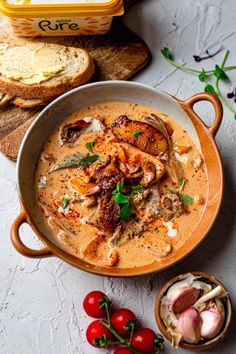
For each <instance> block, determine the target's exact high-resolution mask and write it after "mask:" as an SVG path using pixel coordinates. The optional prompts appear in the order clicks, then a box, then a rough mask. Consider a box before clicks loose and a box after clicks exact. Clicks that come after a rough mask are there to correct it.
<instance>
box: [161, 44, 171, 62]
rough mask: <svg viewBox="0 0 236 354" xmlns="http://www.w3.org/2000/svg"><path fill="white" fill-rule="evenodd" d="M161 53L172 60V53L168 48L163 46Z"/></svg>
mask: <svg viewBox="0 0 236 354" xmlns="http://www.w3.org/2000/svg"><path fill="white" fill-rule="evenodd" d="M161 53H162V55H163V56H164V57H165V58H166V59H169V60H173V55H172V53H171V51H170V50H169V48H167V47H165V48H163V49H162V50H161Z"/></svg>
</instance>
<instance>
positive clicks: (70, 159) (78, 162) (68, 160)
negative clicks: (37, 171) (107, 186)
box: [49, 152, 100, 173]
mask: <svg viewBox="0 0 236 354" xmlns="http://www.w3.org/2000/svg"><path fill="white" fill-rule="evenodd" d="M99 158H100V157H99V155H91V156H84V155H82V154H80V153H78V152H77V153H75V154H73V155H69V156H65V157H64V159H62V160H61V161H60V162H58V163H57V164H56V165H54V166H53V167H52V169H51V170H50V171H49V173H51V172H54V171H57V170H61V169H63V168H69V167H79V166H85V165H88V164H91V163H93V162H95V161H97V160H98V159H99Z"/></svg>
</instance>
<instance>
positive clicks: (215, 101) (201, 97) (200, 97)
mask: <svg viewBox="0 0 236 354" xmlns="http://www.w3.org/2000/svg"><path fill="white" fill-rule="evenodd" d="M200 101H208V102H210V103H211V104H212V105H213V107H214V110H215V117H214V120H213V122H212V124H211V125H210V126H208V125H206V124H205V123H204V122H203V124H204V125H205V126H206V127H207V128H208V129H209V132H210V133H211V135H212V136H215V135H216V133H217V131H218V129H219V127H220V124H221V121H222V116H223V107H222V103H221V102H220V100H219V98H218V97H216V96H215V95H213V94H211V93H208V92H201V93H197V94H196V95H194V96H192V97H190V98H188V99H187V100H185V101H182V102H181V104H182V106H183V107H184V108H185V110H186V111H188V110H190V111H191V113H194V114H195V115H197V114H196V113H195V112H194V110H193V106H194V105H195V103H197V102H200ZM198 118H199V119H200V120H201V121H202V119H201V118H200V117H199V116H198Z"/></svg>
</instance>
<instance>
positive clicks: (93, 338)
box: [86, 320, 114, 347]
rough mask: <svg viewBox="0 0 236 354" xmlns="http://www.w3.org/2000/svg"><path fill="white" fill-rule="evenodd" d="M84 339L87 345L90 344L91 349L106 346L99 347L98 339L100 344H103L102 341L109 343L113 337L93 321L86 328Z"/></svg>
mask: <svg viewBox="0 0 236 354" xmlns="http://www.w3.org/2000/svg"><path fill="white" fill-rule="evenodd" d="M86 338H87V341H88V342H89V344H91V345H92V346H93V347H106V346H109V344H108V345H99V339H100V344H102V343H104V341H106V340H107V341H110V340H113V339H114V338H113V335H112V334H111V332H110V331H109V330H108V329H107V328H106V327H104V326H103V325H102V324H101V323H100V321H99V320H95V321H93V322H92V323H90V325H89V326H88V328H87V331H86Z"/></svg>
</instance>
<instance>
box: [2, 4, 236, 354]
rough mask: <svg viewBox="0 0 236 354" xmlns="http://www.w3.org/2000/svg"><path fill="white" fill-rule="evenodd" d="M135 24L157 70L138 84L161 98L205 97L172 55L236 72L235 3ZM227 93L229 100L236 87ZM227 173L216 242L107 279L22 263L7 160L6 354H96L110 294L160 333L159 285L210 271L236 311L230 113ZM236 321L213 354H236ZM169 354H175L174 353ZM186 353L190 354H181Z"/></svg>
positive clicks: (155, 7) (164, 9) (158, 8)
mask: <svg viewBox="0 0 236 354" xmlns="http://www.w3.org/2000/svg"><path fill="white" fill-rule="evenodd" d="M125 22H126V24H127V25H128V26H129V27H130V28H131V29H133V30H134V31H135V32H136V33H138V34H139V35H140V36H141V37H143V38H144V39H145V40H146V42H147V44H148V45H149V47H150V49H151V51H152V54H153V61H152V63H151V64H150V65H149V67H147V68H146V69H145V70H144V71H143V72H142V73H141V74H139V75H137V76H136V77H135V78H134V80H135V81H138V82H142V83H146V84H149V85H151V86H153V87H158V88H161V89H163V90H165V91H167V92H169V93H171V94H173V95H176V96H177V97H179V98H181V99H185V98H187V97H189V96H190V95H192V94H194V93H197V92H200V91H202V90H203V87H204V85H203V84H202V83H201V82H199V81H198V79H197V77H195V76H192V75H189V74H186V73H184V72H182V71H179V70H175V68H173V67H171V66H170V65H169V64H167V62H166V61H165V60H164V59H163V58H162V56H161V54H160V49H161V48H162V47H163V46H168V47H170V48H171V50H172V51H173V52H174V53H175V56H176V58H178V61H180V62H186V63H188V64H189V65H195V66H199V67H201V65H204V67H212V66H213V65H214V63H215V62H216V61H218V62H219V61H220V60H221V58H222V55H223V53H221V54H219V55H218V56H217V57H215V58H213V59H211V60H208V61H205V62H202V63H200V64H196V63H194V61H193V58H192V55H193V54H199V53H202V52H204V51H205V50H206V49H210V50H215V49H218V48H219V47H220V46H221V45H224V46H225V47H226V48H229V49H230V50H231V54H230V57H229V65H230V64H232V65H233V64H236V62H235V61H236V58H235V52H236V27H235V22H236V2H235V0H178V1H177V0H146V1H142V2H140V3H139V4H137V5H136V6H134V7H133V8H132V9H130V10H129V13H128V14H127V15H126V16H125ZM230 77H231V83H230V84H228V85H223V86H222V90H223V91H224V92H229V90H230V89H231V88H232V87H234V86H235V83H236V75H235V74H233V72H231V73H230ZM196 110H197V111H198V113H199V114H200V115H201V116H202V117H204V119H205V121H207V122H210V120H211V118H212V109H211V107H210V105H208V104H206V103H203V104H199V105H198V106H197V107H196ZM216 140H217V144H218V146H219V149H220V152H221V156H222V161H223V165H224V172H225V194H224V200H223V205H222V209H221V212H220V215H219V217H218V220H217V222H216V224H215V226H214V228H213V229H212V231H211V233H210V234H209V236H208V237H207V239H206V240H205V241H204V242H203V243H202V245H201V246H200V247H199V248H198V249H197V250H196V251H194V252H193V253H192V254H191V255H190V256H189V257H187V258H186V259H185V260H184V261H182V262H181V263H179V264H178V265H176V266H174V267H172V268H171V269H169V270H167V271H164V272H162V273H160V274H156V275H152V276H149V277H141V278H136V279H112V278H101V277H97V276H94V275H90V274H86V273H83V272H81V271H79V270H78V269H75V268H73V267H72V266H70V265H68V264H66V263H64V262H62V261H61V260H59V259H56V258H51V259H44V260H31V259H27V258H24V257H22V256H21V255H19V254H18V253H17V252H16V251H15V250H14V249H13V247H12V245H11V243H10V241H9V228H10V225H11V222H12V220H13V219H14V217H15V216H16V215H17V213H18V211H19V205H18V199H17V192H16V177H15V174H16V171H15V164H14V163H12V162H10V161H8V160H7V159H6V158H5V157H4V156H2V155H0V214H1V215H0V352H1V353H4V354H74V353H79V354H96V353H99V352H100V350H96V349H93V348H92V347H90V346H89V345H88V344H87V343H86V342H85V329H86V324H87V323H88V322H89V321H90V320H89V319H88V318H86V316H85V315H84V313H83V310H82V306H81V302H82V299H83V297H84V295H85V294H86V293H87V292H89V291H91V290H93V289H101V290H103V291H105V292H106V293H107V294H108V295H109V296H110V297H111V299H113V300H115V302H116V304H117V305H119V306H126V307H129V308H131V309H132V310H134V311H135V312H136V313H137V315H138V316H139V317H140V319H141V320H142V322H143V324H144V325H147V326H151V327H152V328H154V329H156V324H155V320H154V314H153V308H154V300H155V296H156V294H157V292H158V288H159V287H160V285H161V284H162V283H163V282H164V281H165V280H166V279H168V278H169V277H170V276H173V275H176V274H178V273H180V272H185V271H191V270H202V271H206V272H209V273H212V274H214V275H215V276H217V277H218V278H219V279H220V280H221V281H223V283H224V284H225V286H226V287H227V288H228V289H229V291H230V294H231V296H232V299H233V304H234V306H235V305H236V275H235V274H236V238H235V236H236V223H235V205H236V183H235V180H236V154H235V147H236V122H235V120H234V117H233V116H232V114H230V113H229V111H228V110H227V109H225V113H224V120H223V124H222V126H221V129H220V131H219V133H218V135H217V139H216ZM22 233H23V238H24V239H25V240H26V242H27V244H30V245H32V246H35V247H37V246H39V245H38V241H37V240H36V238H35V237H34V236H33V233H32V232H31V231H30V230H29V228H28V227H27V226H26V227H23V230H22ZM235 326H236V319H235V316H234V318H233V324H232V328H231V331H230V332H229V333H228V335H227V337H226V338H225V339H224V341H223V342H222V343H221V344H220V345H218V346H217V347H216V348H213V349H211V350H209V351H208V352H209V353H214V354H218V353H222V352H224V353H225V354H234V353H236V336H235ZM103 353H106V351H103ZM165 353H175V350H174V349H172V348H171V347H170V346H169V345H166V351H165ZM178 353H186V354H187V353H189V352H188V351H183V350H178Z"/></svg>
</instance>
